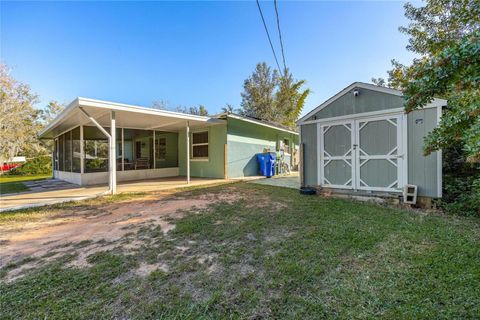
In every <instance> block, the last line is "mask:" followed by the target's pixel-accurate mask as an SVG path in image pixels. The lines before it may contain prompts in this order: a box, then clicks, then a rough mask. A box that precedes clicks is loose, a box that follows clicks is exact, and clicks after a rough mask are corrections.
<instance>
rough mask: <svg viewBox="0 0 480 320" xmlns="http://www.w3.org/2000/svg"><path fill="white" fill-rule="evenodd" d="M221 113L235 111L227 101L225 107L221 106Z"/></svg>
mask: <svg viewBox="0 0 480 320" xmlns="http://www.w3.org/2000/svg"><path fill="white" fill-rule="evenodd" d="M222 112H223V113H235V108H234V107H233V106H232V105H231V104H230V103H227V104H226V105H225V107H223V108H222Z"/></svg>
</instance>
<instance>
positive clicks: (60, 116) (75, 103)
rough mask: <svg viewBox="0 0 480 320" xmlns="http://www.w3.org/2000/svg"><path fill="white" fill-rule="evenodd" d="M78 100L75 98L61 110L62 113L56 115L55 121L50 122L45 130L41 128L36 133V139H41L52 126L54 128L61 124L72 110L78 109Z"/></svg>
mask: <svg viewBox="0 0 480 320" xmlns="http://www.w3.org/2000/svg"><path fill="white" fill-rule="evenodd" d="M78 99H79V98H76V99H75V100H73V101H72V102H70V104H69V105H68V106H67V107H66V108H65V109H63V111H62V112H60V114H58V115H57V116H56V117H55V119H53V120H52V122H50V123H49V124H48V125H47V126H46V127H45V128H43V130H42V131H40V132H39V133H38V137H39V138H40V139H41V138H42V136H43V135H44V134H45V133H46V132H48V131H49V130H51V129H52V128H53V127H54V126H56V125H57V124H58V123H59V122H61V121H62V120H63V119H64V118H65V117H66V116H67V115H68V114H70V112H72V110H73V109H75V108H76V107H78V106H79V103H78Z"/></svg>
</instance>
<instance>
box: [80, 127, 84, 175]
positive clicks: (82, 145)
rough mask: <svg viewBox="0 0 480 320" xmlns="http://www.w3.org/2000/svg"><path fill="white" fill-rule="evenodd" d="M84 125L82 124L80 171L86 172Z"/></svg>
mask: <svg viewBox="0 0 480 320" xmlns="http://www.w3.org/2000/svg"><path fill="white" fill-rule="evenodd" d="M83 140H84V138H83V125H82V126H80V173H85V163H84V158H85V146H84V142H83Z"/></svg>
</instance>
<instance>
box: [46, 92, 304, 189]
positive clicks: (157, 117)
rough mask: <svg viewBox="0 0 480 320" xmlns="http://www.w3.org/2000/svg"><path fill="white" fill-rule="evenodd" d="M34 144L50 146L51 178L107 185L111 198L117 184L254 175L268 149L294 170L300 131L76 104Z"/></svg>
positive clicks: (241, 120)
mask: <svg viewBox="0 0 480 320" xmlns="http://www.w3.org/2000/svg"><path fill="white" fill-rule="evenodd" d="M39 137H40V138H41V139H53V140H54V151H53V175H54V177H55V178H57V179H61V180H65V181H69V182H72V183H75V184H78V185H92V184H102V183H107V182H108V183H109V185H110V188H111V191H112V192H115V188H116V183H117V181H132V180H141V179H152V178H162V177H174V176H185V178H186V180H187V181H188V182H189V181H190V177H205V178H222V179H227V178H241V177H246V176H255V175H258V164H257V160H256V154H257V153H261V152H264V151H265V150H269V151H273V152H277V151H278V152H280V154H281V155H282V158H283V161H284V162H285V163H286V164H288V165H289V166H290V167H291V168H294V167H296V166H297V165H298V160H297V159H298V140H299V135H298V133H297V132H295V131H293V130H291V129H289V128H286V127H283V126H280V125H278V124H275V123H270V122H266V121H260V120H257V119H253V118H249V117H242V116H239V115H235V114H230V113H224V114H219V115H215V116H211V117H204V116H197V115H191V114H184V113H178V112H171V111H166V110H158V109H152V108H144V107H139V106H132V105H126V104H120V103H114V102H108V101H100V100H93V99H86V98H77V99H75V100H74V101H73V102H72V103H70V104H69V105H68V106H67V107H66V108H65V110H63V111H62V112H61V113H60V114H59V115H58V116H57V117H56V118H55V119H54V120H53V121H52V122H51V123H50V124H48V126H47V127H46V128H45V129H44V130H43V131H42V132H41V133H40V135H39ZM110 141H113V142H114V143H110Z"/></svg>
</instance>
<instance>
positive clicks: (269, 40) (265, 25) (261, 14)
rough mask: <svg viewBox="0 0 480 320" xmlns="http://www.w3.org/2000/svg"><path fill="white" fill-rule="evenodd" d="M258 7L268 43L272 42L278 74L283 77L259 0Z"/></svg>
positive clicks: (271, 46)
mask: <svg viewBox="0 0 480 320" xmlns="http://www.w3.org/2000/svg"><path fill="white" fill-rule="evenodd" d="M257 7H258V11H260V16H261V17H262V21H263V26H264V27H265V31H266V32H267V37H268V42H270V48H272V52H273V56H274V57H275V62H276V63H277V67H278V72H280V75H281V76H283V75H282V71H281V69H280V64H279V63H278V59H277V54H276V53H275V49H274V48H273V44H272V39H270V33H268V28H267V24H266V23H265V18H264V17H263V13H262V8H260V2H259V1H258V0H257Z"/></svg>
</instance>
